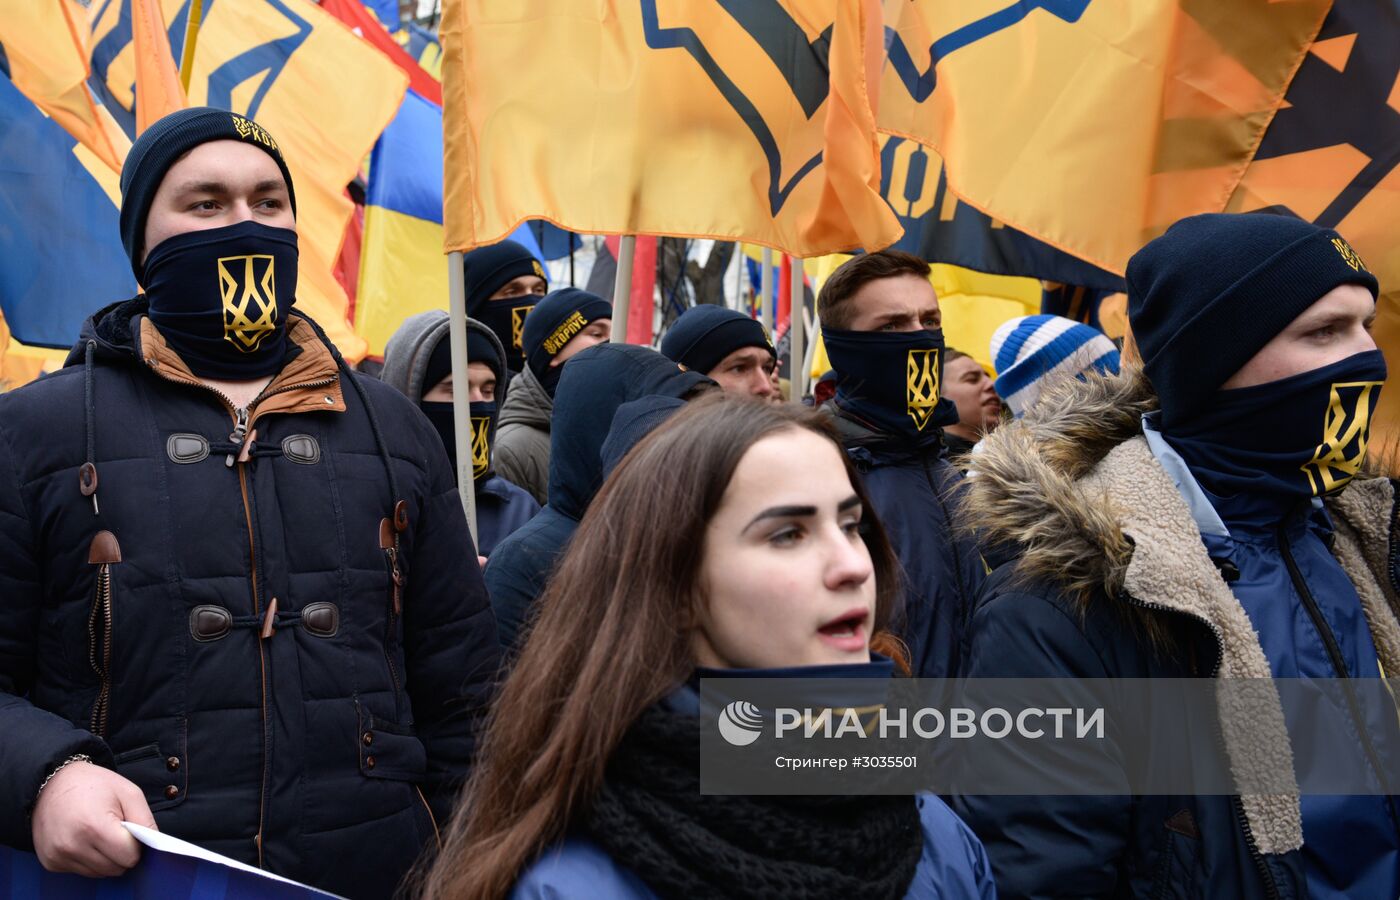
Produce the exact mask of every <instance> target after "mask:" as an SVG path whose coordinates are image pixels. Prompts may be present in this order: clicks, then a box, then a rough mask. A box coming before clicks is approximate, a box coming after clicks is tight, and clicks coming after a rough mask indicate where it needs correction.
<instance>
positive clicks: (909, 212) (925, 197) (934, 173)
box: [880, 136, 1124, 291]
mask: <svg viewBox="0 0 1400 900" xmlns="http://www.w3.org/2000/svg"><path fill="white" fill-rule="evenodd" d="M880 162H881V166H880V171H881V179H880V193H881V194H883V195H884V197H885V199H886V200H887V201H889V204H890V208H891V209H893V210H894V214H895V215H896V216H898V217H899V221H900V224H901V225H903V226H904V237H902V238H900V239H899V242H898V243H896V244H895V245H894V246H895V249H897V250H904V251H905V252H907V253H912V254H914V255H915V256H919V257H922V258H923V259H926V260H928V261H929V262H939V263H951V264H953V265H956V266H962V267H964V268H968V269H974V270H976V271H978V272H986V273H988V274H990V275H1015V276H1021V277H1030V278H1041V279H1047V280H1050V281H1058V282H1062V283H1065V284H1071V285H1077V286H1083V287H1089V288H1094V289H1098V290H1104V291H1121V290H1124V285H1123V278H1122V276H1121V275H1116V274H1114V273H1113V272H1108V271H1105V270H1103V269H1100V268H1098V267H1097V266H1092V265H1090V264H1089V263H1086V262H1084V261H1083V260H1081V259H1078V258H1076V257H1074V256H1071V255H1069V254H1068V253H1065V252H1063V251H1061V250H1057V249H1055V248H1054V247H1051V246H1050V245H1049V244H1046V243H1044V242H1042V241H1037V240H1036V239H1035V238H1033V237H1031V236H1030V235H1027V234H1023V233H1022V232H1020V231H1017V230H1016V229H1014V228H1011V227H1010V226H1008V225H1006V224H1005V223H1003V222H1002V221H1000V220H999V219H994V218H992V217H991V216H989V215H987V214H985V213H983V212H981V211H980V210H977V209H975V208H973V207H971V206H969V205H968V204H966V203H963V202H962V201H961V200H959V199H958V197H957V195H956V194H954V193H953V192H952V191H950V190H949V189H948V174H947V172H946V171H945V169H944V166H943V160H942V159H940V158H939V156H938V154H937V153H936V152H934V150H933V149H932V148H929V147H925V146H923V145H921V144H919V143H917V142H916V141H911V140H907V139H905V138H900V137H893V136H885V137H884V140H883V141H882V149H881V152H880Z"/></svg>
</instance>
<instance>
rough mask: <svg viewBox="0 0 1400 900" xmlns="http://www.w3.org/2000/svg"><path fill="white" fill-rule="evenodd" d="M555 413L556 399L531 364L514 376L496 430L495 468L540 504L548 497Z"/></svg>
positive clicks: (546, 500)
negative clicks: (551, 423)
mask: <svg viewBox="0 0 1400 900" xmlns="http://www.w3.org/2000/svg"><path fill="white" fill-rule="evenodd" d="M553 416H554V399H553V398H552V397H550V396H549V394H547V393H545V390H544V386H543V385H541V384H540V382H539V379H537V378H536V377H535V373H533V372H531V371H530V369H529V367H526V369H525V371H523V372H521V373H520V374H519V375H517V376H515V377H514V378H512V379H511V381H510V392H509V395H508V396H507V397H506V402H505V405H504V406H503V407H501V423H500V425H499V426H498V427H499V430H498V431H497V433H496V458H495V463H496V471H497V472H499V473H501V475H502V476H504V477H505V478H506V479H508V480H510V481H511V482H513V483H515V484H518V485H520V486H521V487H523V488H524V489H525V490H527V491H529V492H530V493H531V495H533V496H534V498H535V499H536V500H538V501H539V502H540V503H546V502H548V500H549V421H550V419H551V418H552V417H553Z"/></svg>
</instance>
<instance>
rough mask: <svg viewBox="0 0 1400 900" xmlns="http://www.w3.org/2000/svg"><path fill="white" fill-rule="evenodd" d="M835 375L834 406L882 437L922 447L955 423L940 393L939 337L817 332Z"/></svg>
mask: <svg viewBox="0 0 1400 900" xmlns="http://www.w3.org/2000/svg"><path fill="white" fill-rule="evenodd" d="M822 340H823V341H824V342H825V343H826V352H827V355H828V356H829V357H830V358H831V365H832V368H834V369H835V370H836V405H837V406H839V407H841V408H842V409H844V410H846V411H848V412H850V413H852V414H854V415H856V416H858V417H860V418H862V419H864V420H866V421H867V422H869V423H871V424H872V425H874V426H876V427H877V428H878V429H879V430H880V431H882V432H885V433H886V434H894V435H900V436H902V437H904V438H906V439H907V440H909V441H911V442H913V443H915V444H917V445H920V446H924V445H927V444H932V443H935V442H937V441H939V440H940V439H941V437H940V436H941V432H940V431H939V428H940V427H941V426H943V425H952V424H953V423H955V422H957V421H958V407H957V406H956V405H955V404H954V403H953V401H951V400H948V399H946V398H944V397H943V396H942V394H941V392H940V387H941V385H942V382H943V332H942V331H941V330H939V331H925V330H919V331H901V332H886V331H836V330H833V329H827V328H823V329H822Z"/></svg>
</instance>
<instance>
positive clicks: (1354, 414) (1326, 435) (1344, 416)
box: [1303, 381, 1383, 496]
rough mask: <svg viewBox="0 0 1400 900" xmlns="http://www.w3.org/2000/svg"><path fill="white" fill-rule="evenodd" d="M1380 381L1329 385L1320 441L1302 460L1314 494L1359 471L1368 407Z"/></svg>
mask: <svg viewBox="0 0 1400 900" xmlns="http://www.w3.org/2000/svg"><path fill="white" fill-rule="evenodd" d="M1382 383H1383V382H1380V381H1350V382H1342V383H1339V384H1334V385H1332V400H1331V402H1330V403H1329V404H1328V405H1327V414H1326V417H1325V418H1324V419H1323V424H1322V443H1321V444H1318V445H1317V449H1316V450H1315V451H1313V458H1312V459H1310V460H1308V461H1307V462H1306V463H1304V464H1303V474H1305V475H1307V476H1308V484H1309V485H1310V486H1311V487H1312V492H1313V494H1314V495H1315V496H1321V495H1323V494H1330V493H1332V492H1333V491H1335V490H1337V489H1338V488H1340V487H1342V486H1343V485H1345V484H1346V483H1347V482H1348V481H1351V479H1352V478H1353V477H1354V476H1355V475H1356V473H1358V472H1360V471H1361V463H1362V461H1363V460H1365V458H1366V443H1367V441H1368V439H1369V438H1370V434H1371V408H1372V406H1373V405H1374V403H1375V393H1376V390H1377V389H1378V388H1380V386H1381V384H1382Z"/></svg>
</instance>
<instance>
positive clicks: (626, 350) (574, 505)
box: [486, 291, 717, 652]
mask: <svg viewBox="0 0 1400 900" xmlns="http://www.w3.org/2000/svg"><path fill="white" fill-rule="evenodd" d="M579 293H583V292H582V291H580V292H579ZM587 296H590V297H591V296H593V295H591V294H588V295H587ZM562 369H563V374H562V376H561V377H560V379H559V391H558V406H557V409H556V411H555V415H554V430H553V432H552V433H551V435H550V439H551V441H552V442H553V446H552V448H551V453H550V457H549V502H548V503H547V504H545V507H544V509H542V510H540V514H539V515H537V516H535V517H534V518H533V519H531V520H530V521H529V522H527V523H526V524H525V525H524V526H523V527H521V528H520V529H519V530H517V531H516V532H515V533H514V534H512V535H510V537H508V538H506V539H505V540H504V541H503V542H502V543H501V544H500V546H498V547H497V548H496V551H495V553H493V554H492V555H491V559H490V562H489V563H488V564H487V566H486V587H487V589H488V590H489V591H490V593H491V605H492V607H493V608H494V609H495V610H496V622H497V625H498V630H499V633H500V639H501V645H502V646H503V647H504V648H505V649H506V650H507V651H508V652H513V651H514V650H516V649H517V648H518V647H519V644H520V641H521V639H522V638H523V636H524V634H525V631H526V629H527V628H528V626H529V623H530V621H531V620H532V618H533V616H534V609H535V601H536V600H538V599H539V596H540V595H541V594H543V593H544V590H545V587H546V585H547V583H548V582H549V579H550V578H551V577H552V574H553V572H554V564H555V563H556V562H558V560H559V557H560V556H561V555H562V554H563V553H564V549H565V548H566V547H567V546H568V544H569V540H570V538H571V537H572V536H573V533H574V530H575V529H577V528H578V523H579V520H580V519H582V518H583V515H584V512H585V511H586V510H587V509H588V505H589V504H590V503H591V502H592V501H593V495H594V494H596V493H597V491H598V486H599V485H601V484H602V482H603V455H602V453H603V446H604V444H605V442H606V441H607V438H608V427H609V426H610V425H611V424H612V423H613V421H614V417H615V416H616V415H617V413H618V409H619V407H622V406H623V405H625V404H628V403H631V402H632V401H635V400H640V399H641V398H643V397H665V398H670V399H674V400H688V399H690V398H691V397H692V396H694V395H696V394H699V393H702V392H704V391H707V390H713V389H715V388H716V387H717V385H716V384H715V383H714V382H713V381H711V380H710V379H709V378H707V377H705V376H704V375H701V374H700V373H699V372H687V371H685V370H684V369H682V368H681V367H680V366H678V365H676V364H675V363H674V362H672V361H671V360H669V359H667V358H666V357H664V356H662V355H661V354H660V353H657V352H656V351H655V350H653V349H651V348H650V347H639V346H636V345H635V344H610V343H602V344H598V345H594V346H591V347H585V348H584V349H583V350H582V351H581V352H579V354H578V355H577V356H574V357H571V361H570V362H569V364H568V365H567V366H563V367H562Z"/></svg>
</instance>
